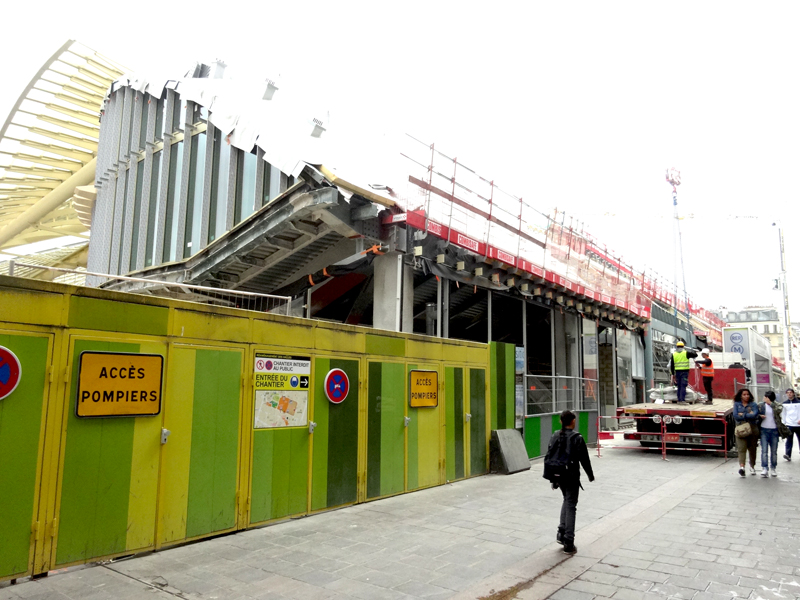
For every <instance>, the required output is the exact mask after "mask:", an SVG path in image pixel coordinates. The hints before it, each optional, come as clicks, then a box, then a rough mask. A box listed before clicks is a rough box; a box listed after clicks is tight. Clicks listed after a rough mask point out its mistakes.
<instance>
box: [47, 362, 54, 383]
mask: <svg viewBox="0 0 800 600" xmlns="http://www.w3.org/2000/svg"><path fill="white" fill-rule="evenodd" d="M53 371H54V370H53V365H47V381H49V382H50V383H53Z"/></svg>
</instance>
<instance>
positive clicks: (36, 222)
mask: <svg viewBox="0 0 800 600" xmlns="http://www.w3.org/2000/svg"><path fill="white" fill-rule="evenodd" d="M124 71H125V69H124V68H123V67H122V66H120V65H118V64H117V63H115V62H113V61H111V60H110V59H108V58H106V57H104V56H102V55H100V54H98V53H97V52H95V51H94V50H91V49H90V48H87V47H86V46H84V45H82V44H80V43H78V42H76V41H74V40H69V41H68V42H67V43H65V44H64V45H63V46H61V48H59V49H58V50H57V51H56V52H55V53H54V54H53V55H52V56H51V57H50V58H49V59H48V60H47V62H45V64H44V65H43V66H42V68H41V69H39V71H38V72H37V73H36V74H35V75H34V77H33V79H31V81H30V83H29V84H28V85H27V87H26V88H25V89H24V90H23V92H22V94H21V95H20V97H19V98H18V99H17V102H16V103H15V104H14V107H13V108H12V109H11V112H10V114H9V115H8V118H7V119H6V121H5V123H3V126H2V128H0V251H2V250H3V249H4V248H12V247H15V246H22V245H25V244H30V243H33V242H39V241H43V240H48V239H53V238H58V237H62V236H79V237H88V236H87V233H88V229H89V227H88V226H89V224H90V221H89V220H88V219H87V218H86V207H82V210H81V211H80V212H81V215H80V216H82V217H83V219H79V214H78V212H76V211H75V209H74V207H73V203H72V201H71V198H72V196H73V194H74V191H75V187H76V186H91V185H93V184H94V174H95V167H94V165H95V160H96V156H97V145H98V140H99V137H100V118H101V116H102V110H103V103H104V101H105V97H106V93H107V91H108V89H109V87H110V86H111V84H112V82H113V81H114V80H115V79H117V78H119V77H120V76H121V75H122V74H123V73H124ZM89 196H90V197H91V194H89ZM84 204H85V201H84ZM90 211H91V207H89V212H90Z"/></svg>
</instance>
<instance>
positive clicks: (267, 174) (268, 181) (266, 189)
mask: <svg viewBox="0 0 800 600" xmlns="http://www.w3.org/2000/svg"><path fill="white" fill-rule="evenodd" d="M262 194H263V197H262V198H261V206H266V205H267V204H269V201H270V200H272V199H273V198H274V197H275V196H274V195H273V194H272V165H271V164H269V163H268V162H265V163H264V186H263V192H262Z"/></svg>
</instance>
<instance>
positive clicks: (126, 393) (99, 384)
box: [75, 352, 164, 417]
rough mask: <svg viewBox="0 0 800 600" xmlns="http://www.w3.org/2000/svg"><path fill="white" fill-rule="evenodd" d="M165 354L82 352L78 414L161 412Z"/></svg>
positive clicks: (115, 415)
mask: <svg viewBox="0 0 800 600" xmlns="http://www.w3.org/2000/svg"><path fill="white" fill-rule="evenodd" d="M163 370H164V357H163V356H161V355H159V354H129V353H124V352H82V353H81V356H80V364H79V366H78V401H77V403H76V405H75V414H76V415H77V416H78V417H135V416H147V415H157V414H158V413H159V412H161V377H162V373H163Z"/></svg>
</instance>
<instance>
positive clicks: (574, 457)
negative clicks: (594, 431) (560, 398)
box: [548, 410, 594, 554]
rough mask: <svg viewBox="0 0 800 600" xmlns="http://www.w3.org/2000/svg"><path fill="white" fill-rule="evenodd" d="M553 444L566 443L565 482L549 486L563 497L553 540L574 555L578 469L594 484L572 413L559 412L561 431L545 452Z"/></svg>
mask: <svg viewBox="0 0 800 600" xmlns="http://www.w3.org/2000/svg"><path fill="white" fill-rule="evenodd" d="M555 444H566V447H567V455H568V456H569V466H568V467H567V474H568V476H567V479H566V480H565V481H564V482H563V483H561V484H555V483H554V484H553V487H560V488H561V494H562V496H564V501H563V502H562V503H561V521H560V522H559V524H558V534H557V535H556V541H557V542H558V543H559V544H563V545H564V552H565V553H566V554H575V553H576V552H577V551H578V549H577V548H576V547H575V513H576V511H577V507H578V493H579V491H580V490H581V489H582V486H581V471H580V466H582V467H583V470H584V471H586V476H587V477H589V481H594V472H593V471H592V463H591V461H590V460H589V451H588V450H587V448H586V442H585V441H584V439H583V436H581V434H580V433H578V432H577V431H575V413H573V412H572V411H569V410H565V411H564V412H562V413H561V429H560V430H559V431H557V432H555V433H554V434H553V437H552V438H550V444H549V447H548V453H549V449H550V448H552V447H553V446H554V445H555ZM579 465H580V466H579Z"/></svg>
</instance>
